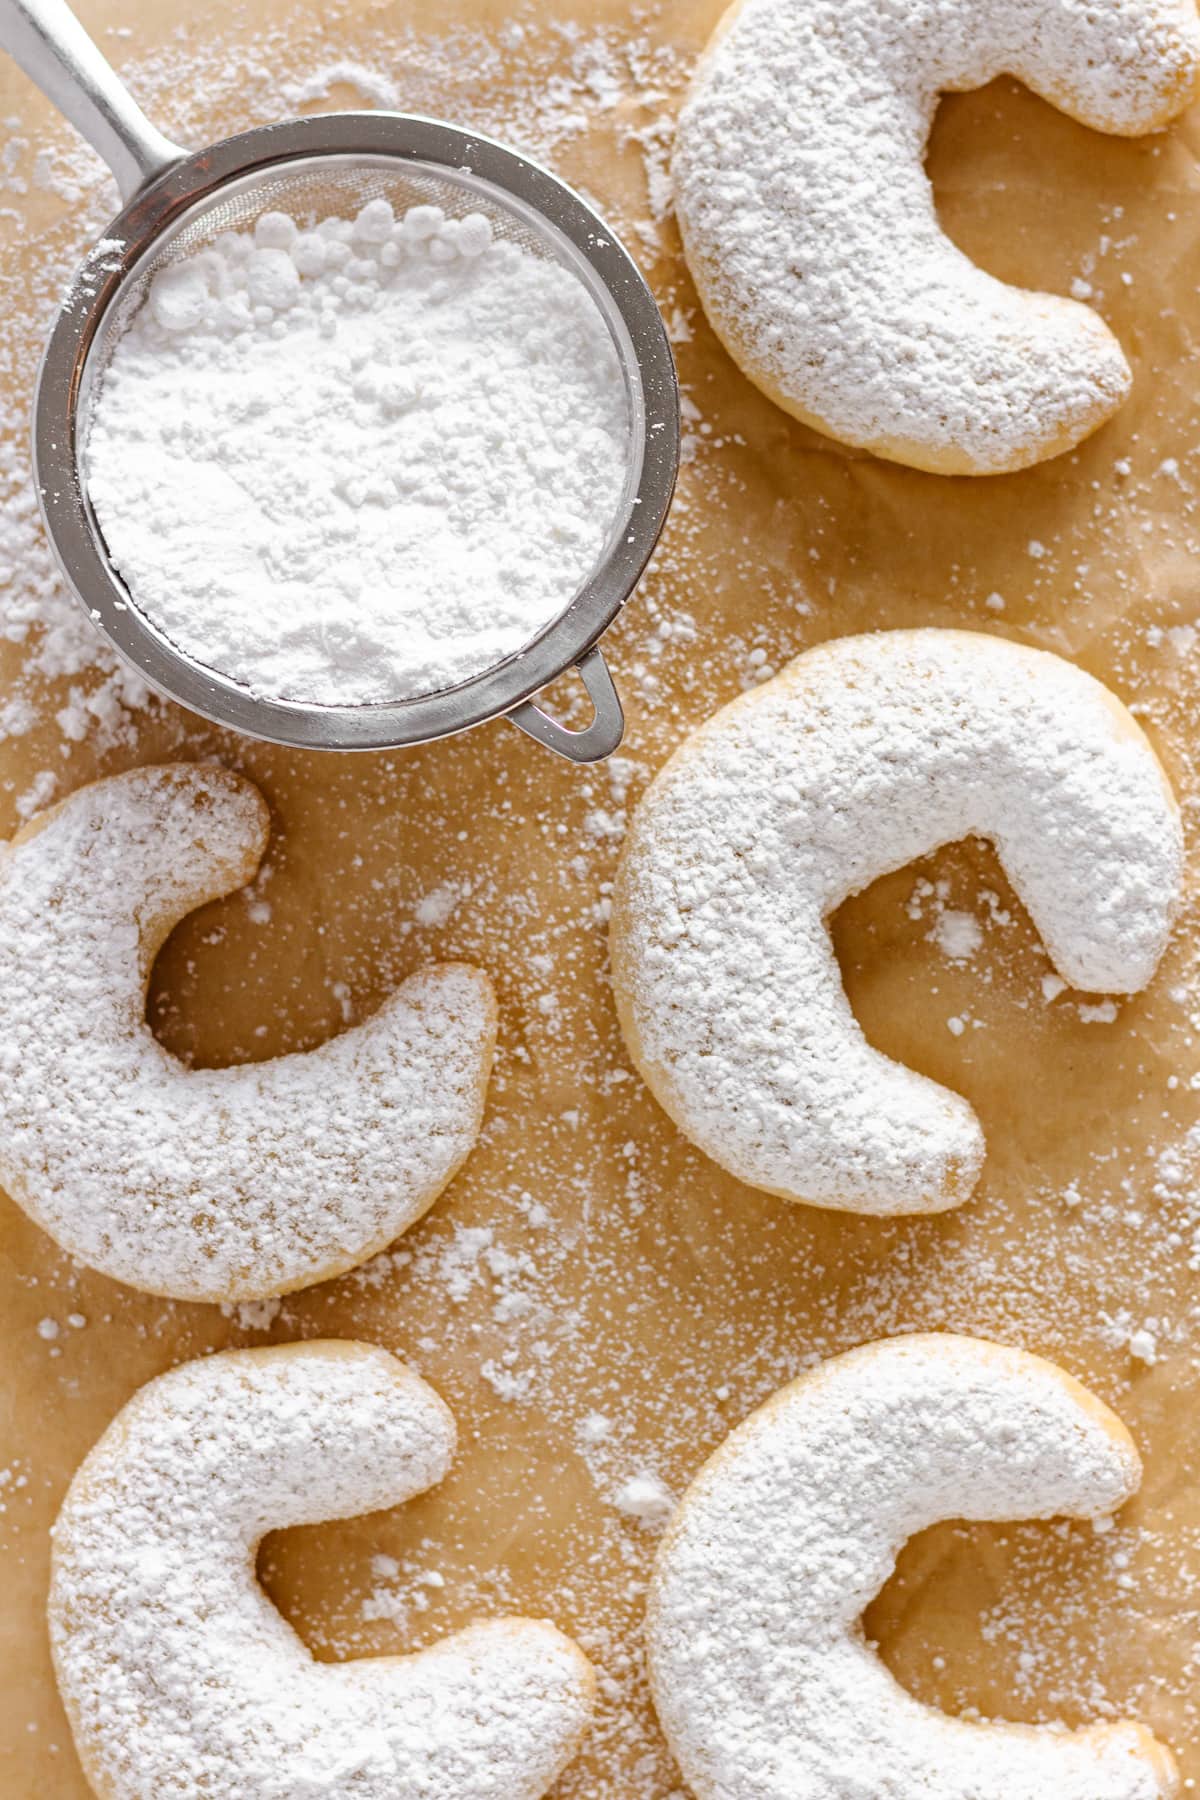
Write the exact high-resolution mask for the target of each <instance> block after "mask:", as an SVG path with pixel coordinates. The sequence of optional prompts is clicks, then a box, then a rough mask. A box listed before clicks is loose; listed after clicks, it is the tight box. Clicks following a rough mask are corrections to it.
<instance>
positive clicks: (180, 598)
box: [87, 198, 628, 704]
mask: <svg viewBox="0 0 1200 1800" xmlns="http://www.w3.org/2000/svg"><path fill="white" fill-rule="evenodd" d="M627 464H628V413H627V406H626V399H625V389H624V382H623V378H622V373H621V368H620V364H619V362H618V359H617V355H616V351H615V348H614V346H613V343H612V340H611V338H610V336H609V333H608V330H607V327H606V326H605V324H604V321H603V319H602V317H601V315H600V312H599V310H598V309H597V307H596V305H595V303H594V301H593V300H592V298H591V296H590V295H589V294H588V292H587V290H586V289H585V288H584V286H583V284H582V282H581V281H580V280H579V279H578V278H577V277H576V276H575V275H574V274H573V273H571V272H570V271H569V270H567V269H565V268H564V267H562V266H560V265H559V264H558V263H556V262H553V261H550V260H547V259H545V258H542V257H539V256H536V255H535V254H534V253H533V252H532V251H529V250H527V249H524V248H522V247H521V246H519V245H518V244H516V243H515V242H512V241H509V240H507V239H493V235H492V225H491V222H490V220H489V218H488V217H487V216H485V215H484V214H483V213H480V212H473V213H467V214H466V215H465V216H464V217H462V218H448V217H447V216H446V215H445V213H444V212H443V211H442V209H441V208H440V207H437V206H433V205H425V204H423V205H419V206H413V207H411V208H410V209H409V211H408V212H407V213H406V214H405V215H404V217H403V218H402V219H399V220H397V219H395V218H394V216H393V213H392V208H391V206H390V205H389V203H388V201H387V200H385V199H383V198H376V199H374V200H371V201H369V202H368V203H367V205H365V206H364V207H363V208H362V210H361V211H360V212H359V214H358V216H357V218H356V219H355V220H354V221H353V222H351V221H350V220H348V219H336V218H335V219H327V220H324V221H322V222H321V223H320V224H319V225H318V226H317V227H316V228H315V229H311V230H300V229H299V228H298V226H297V224H296V223H295V222H294V221H293V220H292V219H291V218H289V217H288V216H287V215H286V214H283V213H280V212H274V213H267V214H265V215H264V216H263V217H262V218H260V219H259V221H258V224H257V227H256V231H255V237H254V238H251V237H249V236H247V235H244V234H243V235H235V234H234V233H225V234H222V236H221V237H220V238H218V239H217V240H216V242H215V243H214V245H213V246H212V247H211V248H210V249H207V250H205V251H203V252H201V253H200V254H198V255H196V256H193V257H191V258H189V259H188V260H186V261H184V262H182V263H178V264H175V265H173V266H170V267H168V268H167V269H165V270H163V271H162V272H161V273H160V274H159V275H158V276H157V277H156V279H155V281H154V282H153V283H152V285H151V288H150V292H149V296H148V299H147V301H146V304H145V305H144V306H143V308H142V309H141V311H140V312H139V313H138V315H137V316H136V318H135V319H134V321H133V324H132V326H131V327H130V329H129V330H128V331H127V332H126V334H125V335H124V337H123V338H121V339H120V340H119V342H118V344H117V347H116V350H115V352H114V355H113V358H112V362H111V365H110V367H109V369H108V371H107V373H106V375H105V377H104V379H103V381H102V383H101V386H100V391H99V395H98V398H97V402H96V406H95V413H94V419H93V424H92V429H91V435H90V438H89V442H88V452H87V469H88V485H89V491H90V495H91V498H92V501H93V504H94V506H95V508H96V513H97V516H98V518H99V521H100V524H101V527H102V529H103V531H104V535H105V538H106V540H107V542H108V546H109V549H110V552H111V554H112V556H113V559H114V561H115V563H116V565H117V567H118V569H119V570H120V571H121V573H122V575H123V576H124V578H125V580H126V581H127V583H128V585H129V588H130V591H131V593H132V595H133V597H134V599H135V601H136V602H137V604H138V605H139V607H141V609H142V610H143V611H144V612H145V613H147V615H148V616H149V617H150V618H151V619H152V620H154V622H155V623H156V624H158V625H159V626H160V627H161V628H162V629H163V630H164V631H165V633H166V634H167V636H168V637H170V638H171V640H172V641H173V642H174V643H175V644H177V645H178V646H179V647H180V648H181V649H183V650H185V651H186V652H187V653H188V654H189V655H191V656H193V657H194V658H196V659H197V660H198V661H200V662H202V663H204V664H206V665H208V666H209V667H213V668H216V669H219V670H221V671H222V672H223V673H225V674H227V675H230V676H232V677H234V679H236V680H237V681H239V682H241V683H243V684H244V685H245V686H247V687H248V688H250V689H251V690H252V691H253V692H255V693H259V694H267V695H271V696H276V697H283V698H286V699H291V700H308V701H319V702H325V703H330V704H332V703H339V702H340V703H360V702H370V701H384V700H395V699H403V698H407V697H409V696H411V695H414V694H420V693H426V692H429V691H431V690H434V689H440V688H445V687H449V686H451V685H453V684H454V683H456V682H458V681H462V680H464V679H466V678H468V677H470V676H472V675H475V674H478V673H480V672H481V671H482V670H484V669H486V668H489V667H491V666H492V665H494V664H495V663H497V662H499V661H501V660H502V659H503V658H504V657H506V656H508V655H510V654H512V653H513V652H515V651H517V650H519V649H520V647H521V646H522V645H523V644H525V643H526V642H527V641H528V640H529V639H530V638H531V637H532V636H533V634H534V633H535V632H536V631H537V630H538V629H539V628H540V627H541V626H543V625H545V624H548V623H549V622H550V620H552V619H553V618H555V617H556V616H557V615H558V614H559V613H560V612H561V611H562V610H563V608H564V607H565V606H566V604H567V602H568V601H569V600H570V599H571V597H572V595H573V594H574V592H575V590H576V588H577V587H578V586H579V584H580V582H581V581H582V580H583V579H584V578H585V576H586V575H587V574H588V572H589V570H590V569H591V568H592V566H593V565H594V563H595V562H596V560H597V558H598V556H599V554H600V551H601V550H602V548H603V545H604V542H605V539H606V537H607V535H608V532H609V530H610V528H611V525H612V522H613V520H614V518H615V515H616V511H617V505H618V502H619V499H620V496H621V491H622V487H623V484H624V479H625V474H626V468H627Z"/></svg>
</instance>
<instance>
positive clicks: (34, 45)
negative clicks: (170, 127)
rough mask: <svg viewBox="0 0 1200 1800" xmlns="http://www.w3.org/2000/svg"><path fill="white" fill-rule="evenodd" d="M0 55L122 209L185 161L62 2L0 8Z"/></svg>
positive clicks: (16, 0) (34, 0)
mask: <svg viewBox="0 0 1200 1800" xmlns="http://www.w3.org/2000/svg"><path fill="white" fill-rule="evenodd" d="M0 47H2V48H3V49H5V50H7V52H8V54H9V55H10V56H11V57H12V59H13V61H14V62H15V63H17V64H19V66H20V67H21V68H22V69H24V71H25V73H26V75H28V77H29V79H30V80H31V81H32V82H34V83H36V85H37V86H38V87H39V88H41V90H42V92H43V94H45V96H46V98H47V100H49V101H51V102H52V104H53V105H55V106H56V107H57V108H58V110H59V112H60V113H62V115H63V117H64V118H66V119H69V120H70V121H71V124H72V125H74V127H75V129H76V131H78V132H80V133H82V135H83V136H84V137H85V138H86V139H87V141H88V143H89V144H90V145H91V146H92V148H93V150H97V151H99V153H100V155H101V156H102V157H103V158H104V160H105V162H106V163H107V164H108V166H109V168H110V169H111V170H112V172H113V174H114V175H115V176H116V181H117V186H118V188H119V189H120V190H121V199H122V202H123V203H124V204H126V205H128V203H129V202H130V201H131V200H132V199H134V198H135V197H136V195H137V194H138V193H139V192H140V191H141V189H142V188H144V187H145V186H146V184H147V183H148V182H150V181H153V180H154V178H155V176H156V175H161V174H162V173H163V171H164V170H165V169H168V168H170V166H171V164H172V163H175V162H178V161H179V160H180V159H181V157H182V156H183V155H184V152H183V151H182V150H180V149H179V148H178V146H177V145H175V144H172V143H171V142H170V141H169V140H168V139H167V138H165V137H164V136H163V135H162V133H161V132H160V131H156V130H155V128H154V126H153V125H152V124H151V123H150V121H149V119H148V118H147V117H146V115H145V113H144V112H143V111H142V109H141V107H140V106H138V105H137V104H136V102H135V101H134V100H133V99H132V98H131V97H130V95H129V94H128V93H127V92H126V90H125V88H124V87H123V86H122V85H121V82H120V81H119V80H118V78H117V76H116V75H115V74H114V72H113V70H112V69H111V68H110V66H109V64H108V63H107V62H106V61H105V59H104V57H103V56H102V55H101V54H100V52H99V50H98V49H97V48H96V46H95V44H93V42H92V40H91V38H90V37H89V36H88V34H87V32H86V31H85V30H84V29H83V26H82V25H81V24H80V23H79V20H78V19H77V18H76V17H75V14H74V13H73V12H72V11H71V9H70V7H69V6H68V5H67V4H66V0H0Z"/></svg>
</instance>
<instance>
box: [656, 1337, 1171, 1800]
mask: <svg viewBox="0 0 1200 1800" xmlns="http://www.w3.org/2000/svg"><path fill="white" fill-rule="evenodd" d="M1140 1480H1141V1467H1140V1464H1139V1462H1138V1456H1137V1452H1136V1450H1135V1449H1134V1446H1133V1442H1132V1439H1131V1438H1130V1436H1129V1433H1128V1432H1127V1431H1126V1430H1125V1427H1124V1426H1123V1425H1122V1424H1121V1422H1120V1420H1119V1419H1117V1418H1115V1417H1114V1415H1113V1414H1112V1413H1111V1412H1109V1410H1108V1408H1107V1407H1105V1406H1102V1405H1101V1403H1100V1402H1099V1401H1098V1400H1097V1399H1095V1397H1094V1396H1093V1395H1092V1394H1090V1393H1088V1391H1087V1390H1086V1388H1083V1387H1081V1386H1080V1385H1079V1383H1078V1382H1077V1381H1073V1380H1072V1379H1071V1377H1070V1376H1069V1375H1065V1374H1064V1373H1063V1372H1062V1370H1061V1369H1056V1368H1055V1367H1054V1366H1053V1365H1052V1364H1051V1363H1048V1362H1043V1361H1042V1359H1041V1358H1040V1357H1036V1356H1027V1355H1025V1354H1024V1353H1023V1352H1021V1351H1016V1350H1005V1349H1001V1348H1000V1347H999V1346H997V1345H995V1344H986V1343H981V1342H979V1341H978V1340H976V1339H972V1338H965V1337H938V1336H928V1337H912V1338H898V1339H894V1340H893V1341H891V1342H886V1343H880V1344H871V1345H868V1346H867V1347H866V1348H865V1349H862V1350H856V1351H853V1352H851V1354H850V1355H848V1356H840V1357H837V1358H835V1359H834V1360H833V1361H832V1362H828V1363H826V1364H825V1365H824V1366H823V1367H822V1368H819V1369H817V1370H816V1371H815V1372H814V1373H812V1374H810V1375H806V1376H804V1377H802V1378H801V1379H800V1380H799V1381H794V1382H792V1383H791V1384H790V1386H788V1387H785V1388H781V1389H780V1391H779V1392H778V1393H777V1394H775V1395H774V1396H773V1397H772V1398H771V1399H770V1400H768V1401H767V1403H766V1405H765V1406H761V1407H759V1409H758V1411H757V1412H754V1413H752V1414H751V1415H750V1417H749V1418H748V1419H747V1420H746V1422H745V1423H744V1424H743V1425H741V1426H739V1427H738V1429H737V1430H736V1431H734V1432H733V1434H732V1435H731V1436H730V1437H728V1438H727V1439H726V1440H725V1442H724V1444H723V1445H722V1446H721V1448H720V1449H719V1450H718V1451H717V1452H716V1454H715V1456H713V1457H712V1458H711V1459H710V1460H709V1461H708V1462H707V1463H706V1464H705V1465H704V1467H703V1469H702V1470H701V1471H700V1473H699V1475H698V1476H697V1477H696V1479H695V1481H693V1483H692V1485H691V1487H690V1488H689V1489H688V1491H687V1493H686V1494H685V1495H684V1497H683V1500H682V1501H681V1503H680V1505H679V1508H678V1510H677V1512H676V1514H675V1516H674V1519H673V1520H672V1522H671V1524H670V1526H669V1528H668V1531H667V1535H666V1537H665V1539H664V1541H663V1544H662V1546H661V1549H660V1551H659V1555H658V1560H657V1564H656V1567H655V1571H654V1576H653V1580H652V1582H651V1586H650V1596H649V1613H648V1622H647V1628H648V1652H649V1665H650V1677H651V1684H652V1687H653V1690H654V1697H655V1703H656V1705H657V1708H658V1715H659V1719H660V1721H661V1723H662V1726H663V1729H664V1731H665V1732H666V1735H667V1739H668V1741H669V1743H670V1745H671V1748H672V1750H673V1751H674V1753H675V1756H676V1757H677V1759H678V1761H679V1766H680V1768H681V1769H682V1771H683V1775H684V1778H685V1779H686V1781H687V1782H688V1785H689V1787H690V1789H691V1791H692V1792H693V1793H694V1794H695V1795H696V1796H697V1800H863V1797H865V1796H867V1795H869V1796H870V1800H917V1796H918V1795H919V1796H920V1800H1048V1797H1049V1796H1053V1800H1168V1797H1169V1796H1171V1795H1174V1794H1176V1793H1177V1792H1178V1778H1177V1772H1176V1769H1175V1763H1174V1760H1173V1758H1172V1756H1171V1754H1170V1752H1169V1751H1168V1750H1166V1749H1164V1748H1163V1746H1162V1745H1161V1744H1159V1743H1157V1742H1156V1741H1155V1739H1154V1738H1153V1737H1152V1736H1151V1735H1150V1733H1149V1732H1148V1731H1146V1730H1145V1729H1144V1728H1143V1727H1141V1726H1139V1725H1134V1724H1128V1723H1121V1724H1104V1725H1092V1726H1089V1727H1088V1728H1087V1729H1086V1730H1083V1731H1069V1732H1063V1731H1059V1730H1055V1729H1048V1730H1046V1729H1040V1728H1034V1727H1030V1726H1023V1725H1007V1724H985V1725H981V1724H972V1723H967V1722H966V1721H964V1720H959V1719H953V1718H949V1717H947V1716H946V1715H945V1714H944V1713H941V1712H938V1711H936V1710H934V1709H933V1708H931V1707H927V1706H923V1705H921V1704H919V1703H918V1702H917V1701H916V1700H914V1699H913V1698H912V1696H911V1695H910V1694H908V1693H907V1692H906V1691H905V1690H904V1689H903V1688H902V1687H900V1686H899V1685H898V1683H897V1682H896V1681H895V1680H894V1679H893V1678H892V1676H891V1675H890V1674H889V1672H888V1671H887V1669H886V1668H885V1667H884V1665H883V1663H882V1662H881V1661H880V1660H879V1658H878V1656H877V1655H876V1654H875V1651H874V1649H873V1648H871V1647H870V1646H869V1645H868V1643H867V1641H866V1639H865V1637H864V1634H863V1630H862V1626H861V1623H860V1615H861V1614H862V1612H863V1610H864V1608H865V1607H866V1606H867V1604H868V1602H869V1601H870V1600H871V1599H872V1598H873V1597H874V1596H875V1595H876V1594H877V1593H878V1592H879V1589H880V1588H881V1587H882V1586H883V1585H884V1583H885V1582H886V1581H887V1579H888V1577H889V1575H890V1574H891V1573H892V1569H893V1567H894V1563H895V1557H896V1554H897V1552H898V1551H899V1549H900V1547H901V1545H902V1544H903V1543H904V1542H905V1540H906V1539H907V1538H909V1537H911V1536H913V1535H914V1533H916V1532H919V1531H922V1530H924V1529H925V1527H926V1526H928V1525H932V1524H933V1523H935V1521H937V1520H940V1519H996V1520H1010V1519H1035V1518H1036V1519H1042V1518H1050V1517H1052V1516H1053V1515H1055V1514H1064V1513H1065V1514H1068V1515H1070V1516H1072V1517H1075V1518H1099V1517H1102V1516H1104V1515H1106V1514H1108V1513H1110V1512H1111V1511H1112V1510H1113V1509H1114V1508H1115V1507H1118V1506H1120V1505H1122V1503H1123V1502H1124V1501H1126V1500H1127V1499H1128V1498H1129V1497H1130V1495H1131V1494H1133V1493H1134V1492H1135V1491H1136V1490H1137V1487H1138V1484H1139V1482H1140Z"/></svg>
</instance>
